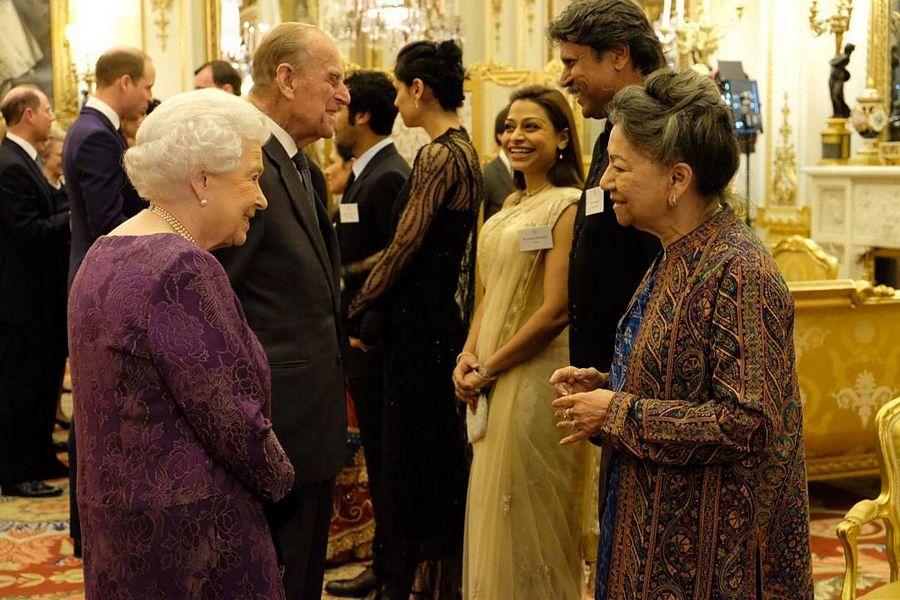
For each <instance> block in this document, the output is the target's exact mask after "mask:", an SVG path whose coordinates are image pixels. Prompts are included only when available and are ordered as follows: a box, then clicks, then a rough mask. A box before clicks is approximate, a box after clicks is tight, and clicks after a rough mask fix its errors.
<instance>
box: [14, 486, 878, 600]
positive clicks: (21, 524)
mask: <svg viewBox="0 0 900 600" xmlns="http://www.w3.org/2000/svg"><path fill="white" fill-rule="evenodd" d="M52 483H54V484H58V485H62V486H64V487H65V488H66V493H65V494H63V496H61V497H60V498H51V499H47V500H31V499H25V498H10V497H2V496H0V598H10V599H28V600H62V599H66V600H75V599H83V598H84V594H83V592H82V582H83V574H82V570H81V561H79V560H77V559H75V558H72V544H71V542H70V541H69V538H68V537H67V534H68V502H69V499H68V485H67V482H66V481H65V480H58V481H55V482H52ZM877 492H878V482H877V481H873V480H857V481H852V482H838V483H836V484H828V485H826V484H812V485H811V486H810V498H811V504H812V519H811V523H810V532H811V536H812V539H811V542H812V553H813V569H814V577H815V582H816V600H832V599H837V598H840V590H841V581H842V578H843V569H844V558H843V551H842V550H841V547H840V544H839V543H838V541H837V538H836V537H835V534H834V530H835V527H836V526H837V524H838V523H839V522H840V520H841V519H842V517H843V515H844V513H845V512H846V511H847V510H848V509H849V508H850V507H851V506H852V505H853V504H854V503H855V502H856V501H858V500H860V499H862V498H874V497H875V496H876V495H877ZM884 533H885V532H884V527H883V525H882V524H880V523H878V524H873V525H871V526H869V527H867V528H865V529H864V531H863V533H862V535H860V538H859V545H860V561H861V569H860V570H861V576H860V582H859V590H860V591H869V590H871V589H874V588H875V587H878V585H880V584H881V583H883V582H885V581H887V579H888V576H889V569H888V565H887V562H886V561H885V548H884V543H885V542H884V539H885V538H884ZM362 567H363V565H362V563H348V564H346V565H343V566H341V567H337V568H335V569H332V570H330V571H329V572H328V574H327V575H326V579H327V580H331V579H339V578H344V577H348V576H353V575H355V574H356V573H357V572H359V571H360V570H361V569H362ZM323 598H329V597H328V596H327V595H323Z"/></svg>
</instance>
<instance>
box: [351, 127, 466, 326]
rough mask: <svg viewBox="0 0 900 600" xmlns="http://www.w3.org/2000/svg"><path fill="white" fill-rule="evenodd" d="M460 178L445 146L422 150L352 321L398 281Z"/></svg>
mask: <svg viewBox="0 0 900 600" xmlns="http://www.w3.org/2000/svg"><path fill="white" fill-rule="evenodd" d="M458 179H459V166H458V165H457V163H456V161H455V160H453V155H452V153H451V152H450V150H449V149H448V148H447V147H446V146H445V145H443V144H440V143H431V144H428V145H427V146H424V147H423V148H422V149H421V150H420V151H419V155H418V156H417V157H416V160H415V163H414V165H413V170H412V174H411V176H410V188H409V201H408V202H407V203H406V207H405V208H404V209H403V212H402V213H401V215H400V219H399V221H398V222H397V229H396V231H395V232H394V238H393V239H392V240H391V243H390V245H389V246H388V247H387V249H386V250H385V251H384V254H383V255H382V257H381V260H379V261H378V264H376V265H375V267H374V268H373V269H372V272H371V273H369V277H368V278H367V279H366V282H365V284H363V287H362V288H361V289H360V291H359V293H358V294H357V296H356V298H354V299H353V301H352V302H351V303H350V307H349V308H348V309H347V314H348V316H349V317H350V318H351V319H353V318H355V317H357V316H358V315H359V314H360V313H361V312H362V311H363V310H364V309H366V308H367V307H369V306H371V305H372V303H373V302H375V301H376V300H378V299H379V298H381V297H382V296H383V295H384V293H385V292H386V291H388V290H389V289H390V287H391V285H393V284H394V282H395V281H397V278H398V277H399V276H400V275H401V274H402V273H403V270H404V269H405V268H406V267H407V266H408V265H409V263H410V261H411V260H412V259H413V258H414V257H415V255H416V252H417V251H418V250H419V247H420V246H421V245H422V241H423V240H424V238H425V233H426V232H427V231H428V226H429V225H430V224H431V221H432V219H433V218H434V215H435V214H436V213H437V211H438V209H439V208H440V207H441V204H442V203H443V202H444V201H445V200H446V198H447V196H448V191H449V190H450V189H451V188H452V187H453V185H454V184H455V183H456V182H457V180H458Z"/></svg>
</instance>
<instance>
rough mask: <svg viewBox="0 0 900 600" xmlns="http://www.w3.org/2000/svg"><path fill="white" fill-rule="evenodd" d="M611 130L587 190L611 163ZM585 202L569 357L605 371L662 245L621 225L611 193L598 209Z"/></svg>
mask: <svg viewBox="0 0 900 600" xmlns="http://www.w3.org/2000/svg"><path fill="white" fill-rule="evenodd" d="M609 131H610V128H609V126H607V129H606V131H604V132H603V133H602V134H601V135H600V137H598V138H597V142H596V143H595V144H594V155H593V158H592V160H591V168H590V170H589V171H588V177H587V181H586V182H585V189H586V190H587V189H590V188H592V187H596V186H597V185H598V184H599V182H600V178H601V177H602V176H603V172H604V171H605V170H606V167H607V165H608V164H609V158H608V157H607V155H606V146H607V144H608V143H609ZM585 201H586V193H582V194H581V198H580V199H579V200H578V210H577V212H576V213H575V236H574V239H573V240H572V252H571V254H570V255H569V362H570V363H571V364H573V365H575V366H577V367H596V368H597V369H599V370H601V371H608V370H609V366H610V363H611V362H612V355H613V344H614V342H615V337H616V325H617V324H618V322H619V319H620V318H621V317H622V314H623V313H624V312H625V309H626V308H627V307H628V302H629V301H630V300H631V296H632V295H633V294H634V291H635V289H636V288H637V286H638V284H639V283H640V282H641V279H642V278H643V276H644V273H645V272H646V271H647V268H648V267H649V266H650V262H651V261H652V260H653V258H654V257H655V256H656V255H657V253H659V251H660V249H661V246H660V243H659V240H658V239H657V238H655V237H654V236H652V235H650V234H648V233H643V232H640V231H638V230H637V229H635V228H633V227H622V226H621V225H619V223H618V221H616V213H615V211H614V210H613V207H612V201H611V200H610V198H609V193H607V192H604V194H603V212H601V213H598V214H594V215H590V216H585Z"/></svg>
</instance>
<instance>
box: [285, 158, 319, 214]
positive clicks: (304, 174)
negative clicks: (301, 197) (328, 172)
mask: <svg viewBox="0 0 900 600" xmlns="http://www.w3.org/2000/svg"><path fill="white" fill-rule="evenodd" d="M291 162H292V163H294V166H295V167H297V172H298V173H300V181H301V182H302V183H303V191H304V193H305V194H306V201H307V202H308V203H309V207H310V208H311V209H312V211H313V214H316V196H315V191H313V185H312V177H311V176H310V174H309V163H308V162H307V160H306V155H305V154H303V152H297V154H295V155H294V158H292V159H291Z"/></svg>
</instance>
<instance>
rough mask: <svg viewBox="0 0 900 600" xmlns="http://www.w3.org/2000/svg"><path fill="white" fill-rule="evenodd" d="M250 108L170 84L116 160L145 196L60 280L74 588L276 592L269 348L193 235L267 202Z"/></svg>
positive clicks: (233, 228)
mask: <svg viewBox="0 0 900 600" xmlns="http://www.w3.org/2000/svg"><path fill="white" fill-rule="evenodd" d="M268 137H269V131H268V128H267V127H266V125H265V121H264V119H263V117H262V116H261V115H260V114H259V113H258V112H257V111H256V109H254V108H253V107H251V106H250V105H249V104H247V103H245V102H243V101H241V100H239V99H238V98H235V97H234V96H232V95H230V94H227V93H225V92H222V91H220V90H200V91H195V92H188V93H186V94H181V95H179V96H175V97H173V98H170V99H169V100H167V101H166V102H164V103H163V104H162V105H160V107H159V108H158V109H157V110H155V111H154V112H153V113H152V114H151V115H149V116H148V117H147V119H146V120H145V121H144V123H143V124H142V125H141V128H140V130H139V131H138V134H137V145H136V146H135V147H134V148H132V149H130V150H129V151H128V152H127V153H126V154H125V168H126V169H127V171H128V174H129V177H130V178H131V179H132V181H133V182H134V184H135V187H136V188H137V189H138V191H139V192H140V193H141V195H142V196H143V197H145V198H147V199H149V201H150V207H149V208H148V209H146V210H144V211H142V212H140V213H138V214H137V215H135V216H134V217H133V218H131V219H129V220H128V221H126V222H124V223H122V224H121V225H120V226H119V227H117V228H116V229H114V230H113V231H112V232H111V233H110V234H109V235H106V236H102V237H100V238H99V239H98V240H97V241H96V242H95V243H94V245H93V246H92V247H91V249H90V250H89V251H88V253H87V256H86V257H85V259H84V263H82V265H81V268H80V269H79V270H78V274H77V276H76V277H75V280H74V281H73V283H72V290H71V293H70V296H69V344H70V346H69V348H70V352H69V356H71V361H72V382H73V386H74V397H75V413H76V418H75V427H76V428H77V433H78V443H79V452H78V506H79V509H80V511H81V520H82V527H83V535H84V583H85V594H86V597H87V598H88V600H94V599H96V600H128V599H131V598H134V599H137V598H142V599H143V598H165V599H166V600H178V599H187V598H191V599H210V600H212V599H218V598H245V599H248V600H250V599H253V600H256V599H258V598H266V599H278V598H284V588H283V586H282V583H281V576H280V574H279V571H278V564H277V559H276V555H275V548H274V546H273V544H272V538H271V534H270V533H269V529H268V526H267V525H266V520H265V518H264V516H263V509H262V503H263V502H266V501H269V502H271V501H275V500H278V499H280V498H281V497H282V496H284V495H285V494H286V493H287V492H288V490H289V489H290V488H291V484H292V483H293V480H294V470H293V467H292V466H291V464H290V462H289V461H288V458H287V456H286V455H285V453H284V450H282V448H281V444H280V443H279V442H278V439H277V438H276V437H275V434H274V433H273V431H272V424H271V422H270V420H269V412H270V406H269V365H268V363H267V361H266V355H265V354H264V352H263V349H262V346H261V345H260V343H259V341H258V340H257V339H256V336H254V335H253V332H252V331H250V328H249V327H248V325H247V321H246V319H245V318H244V312H243V310H242V309H241V305H240V303H239V302H238V300H237V297H236V296H235V295H234V292H233V291H232V289H231V286H230V285H229V282H228V277H227V275H226V274H225V270H224V269H223V268H222V266H221V265H220V264H219V263H218V261H217V260H216V259H215V258H214V257H213V255H212V254H210V253H209V250H211V249H213V248H220V247H223V246H231V245H240V244H243V243H244V241H246V234H247V230H248V229H249V227H250V223H249V222H250V218H251V217H252V216H253V214H254V213H255V211H257V210H262V209H264V208H265V207H266V199H265V197H263V195H262V192H261V191H260V189H259V183H258V181H259V176H260V173H261V172H262V168H263V163H262V152H261V144H262V143H263V142H265V141H266V139H267V138H268Z"/></svg>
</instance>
